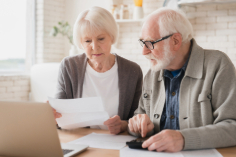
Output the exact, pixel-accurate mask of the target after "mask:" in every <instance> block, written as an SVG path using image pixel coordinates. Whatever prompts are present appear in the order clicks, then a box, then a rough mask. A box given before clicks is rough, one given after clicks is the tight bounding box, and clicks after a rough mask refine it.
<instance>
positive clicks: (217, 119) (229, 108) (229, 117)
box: [180, 62, 236, 150]
mask: <svg viewBox="0 0 236 157" xmlns="http://www.w3.org/2000/svg"><path fill="white" fill-rule="evenodd" d="M211 103H212V111H213V113H212V114H213V117H214V121H213V124H212V125H207V126H202V127H199V128H189V129H184V130H180V132H181V133H182V135H183V137H184V139H185V146H184V150H188V149H205V148H219V147H229V146H233V145H236V113H235V111H236V71H235V68H234V66H233V64H232V63H231V62H230V63H229V64H227V65H225V66H224V67H223V68H221V69H220V70H219V71H218V72H217V73H216V75H215V78H214V81H213V83H212V99H211Z"/></svg>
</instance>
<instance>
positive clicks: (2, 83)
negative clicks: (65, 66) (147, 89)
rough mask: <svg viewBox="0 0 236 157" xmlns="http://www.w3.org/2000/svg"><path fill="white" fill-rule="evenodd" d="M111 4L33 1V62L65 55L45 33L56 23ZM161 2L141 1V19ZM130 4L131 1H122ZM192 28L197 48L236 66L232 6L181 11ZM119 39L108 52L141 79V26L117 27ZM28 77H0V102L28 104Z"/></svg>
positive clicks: (144, 64)
mask: <svg viewBox="0 0 236 157" xmlns="http://www.w3.org/2000/svg"><path fill="white" fill-rule="evenodd" d="M111 2H112V0H37V28H36V30H37V32H36V35H37V39H36V46H37V50H36V51H37V54H36V56H37V58H36V59H37V60H36V61H37V62H38V63H41V62H60V61H61V60H62V59H63V58H64V57H65V56H67V55H68V53H69V49H70V46H69V44H68V43H69V42H68V40H67V39H65V38H63V37H56V38H54V37H50V36H49V35H48V33H49V30H50V29H51V28H52V27H53V26H54V25H55V24H57V22H58V21H61V20H65V21H68V22H69V23H70V24H71V25H73V24H74V22H75V19H76V17H77V15H78V14H79V13H80V12H81V11H83V10H85V9H87V8H89V7H91V6H94V5H97V6H101V7H104V8H105V9H108V10H109V9H110V5H111ZM163 2H164V0H145V1H144V3H143V9H144V14H145V16H146V15H148V14H149V13H150V12H152V11H154V10H155V9H157V8H160V7H162V4H163ZM123 3H124V4H133V0H123ZM182 9H183V10H184V11H185V12H186V14H187V16H188V17H189V19H190V22H191V23H192V25H193V28H194V38H195V39H196V41H197V42H198V44H199V45H200V46H202V47H203V48H207V49H217V50H221V51H223V52H225V53H226V54H227V55H229V57H230V59H231V60H232V61H233V63H234V64H235V65H236V3H231V4H219V5H213V4H210V5H203V6H201V5H198V6H195V7H182ZM119 28H120V34H119V35H120V38H119V40H118V44H117V48H112V51H113V52H115V53H117V54H118V55H121V56H123V57H125V58H127V59H130V60H132V61H134V62H136V63H138V64H139V65H140V66H141V68H142V70H143V73H144V75H145V73H146V72H147V70H148V69H149V63H148V61H147V59H146V58H144V57H143V56H142V55H141V51H142V49H141V47H140V45H139V44H138V41H137V40H138V38H139V32H140V30H141V23H126V24H119ZM29 89H30V84H29V76H0V99H1V100H2V99H10V100H14V99H17V100H28V94H29Z"/></svg>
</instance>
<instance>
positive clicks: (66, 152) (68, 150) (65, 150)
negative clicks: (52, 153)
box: [62, 149, 74, 155]
mask: <svg viewBox="0 0 236 157" xmlns="http://www.w3.org/2000/svg"><path fill="white" fill-rule="evenodd" d="M62 151H63V154H64V155H66V154H68V153H70V152H72V151H74V150H70V149H62Z"/></svg>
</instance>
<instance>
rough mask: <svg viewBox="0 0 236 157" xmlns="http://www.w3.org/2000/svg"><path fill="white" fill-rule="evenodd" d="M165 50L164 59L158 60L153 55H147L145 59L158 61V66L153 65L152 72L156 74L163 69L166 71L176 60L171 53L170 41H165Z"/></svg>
mask: <svg viewBox="0 0 236 157" xmlns="http://www.w3.org/2000/svg"><path fill="white" fill-rule="evenodd" d="M163 50H164V53H163V54H164V56H163V58H162V59H157V58H156V57H154V56H153V54H152V53H149V54H147V55H145V57H146V58H147V59H149V60H151V59H154V60H156V64H155V65H152V63H151V65H150V66H151V70H152V71H154V72H157V71H160V70H162V69H165V68H166V67H167V66H168V65H170V63H171V61H172V60H173V59H174V58H175V56H174V55H172V54H171V51H170V46H169V44H168V40H164V45H163Z"/></svg>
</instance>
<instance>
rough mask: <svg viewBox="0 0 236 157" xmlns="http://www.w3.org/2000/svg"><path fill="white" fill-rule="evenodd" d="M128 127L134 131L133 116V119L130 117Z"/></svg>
mask: <svg viewBox="0 0 236 157" xmlns="http://www.w3.org/2000/svg"><path fill="white" fill-rule="evenodd" d="M128 127H129V130H130V131H131V132H134V128H133V121H132V118H131V119H129V124H128Z"/></svg>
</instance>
